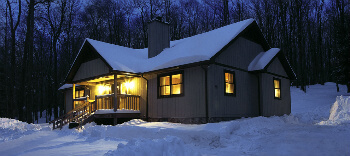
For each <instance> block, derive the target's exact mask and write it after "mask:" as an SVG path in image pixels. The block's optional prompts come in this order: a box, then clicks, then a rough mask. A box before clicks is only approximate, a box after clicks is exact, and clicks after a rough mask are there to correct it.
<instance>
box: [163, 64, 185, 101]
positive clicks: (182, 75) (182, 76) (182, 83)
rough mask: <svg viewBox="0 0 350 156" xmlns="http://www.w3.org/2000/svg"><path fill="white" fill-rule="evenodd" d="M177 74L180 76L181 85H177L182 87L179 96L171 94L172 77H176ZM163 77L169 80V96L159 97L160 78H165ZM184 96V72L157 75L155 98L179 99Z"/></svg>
mask: <svg viewBox="0 0 350 156" xmlns="http://www.w3.org/2000/svg"><path fill="white" fill-rule="evenodd" d="M177 74H181V80H182V82H181V83H178V84H181V85H182V88H181V89H182V90H181V91H182V92H181V94H172V90H173V87H172V85H173V84H172V76H173V75H177ZM165 76H170V80H169V84H170V95H160V87H161V86H160V78H161V77H165ZM184 95H185V80H184V71H183V70H181V71H176V72H171V73H164V74H159V75H157V97H158V99H159V98H170V97H181V96H184Z"/></svg>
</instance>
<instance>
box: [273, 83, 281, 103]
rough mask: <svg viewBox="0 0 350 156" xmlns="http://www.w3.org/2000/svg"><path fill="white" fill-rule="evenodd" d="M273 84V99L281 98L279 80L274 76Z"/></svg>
mask: <svg viewBox="0 0 350 156" xmlns="http://www.w3.org/2000/svg"><path fill="white" fill-rule="evenodd" d="M273 86H274V89H275V99H281V80H280V79H277V78H274V79H273Z"/></svg>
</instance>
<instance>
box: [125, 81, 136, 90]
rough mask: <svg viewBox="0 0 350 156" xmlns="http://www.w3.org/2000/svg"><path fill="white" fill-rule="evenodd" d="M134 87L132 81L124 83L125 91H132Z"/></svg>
mask: <svg viewBox="0 0 350 156" xmlns="http://www.w3.org/2000/svg"><path fill="white" fill-rule="evenodd" d="M134 86H135V84H134V82H132V81H129V82H125V87H126V88H127V89H133V88H134Z"/></svg>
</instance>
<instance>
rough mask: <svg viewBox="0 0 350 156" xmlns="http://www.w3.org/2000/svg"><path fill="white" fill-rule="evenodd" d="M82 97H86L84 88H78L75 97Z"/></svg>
mask: <svg viewBox="0 0 350 156" xmlns="http://www.w3.org/2000/svg"><path fill="white" fill-rule="evenodd" d="M81 97H84V90H76V91H75V98H81Z"/></svg>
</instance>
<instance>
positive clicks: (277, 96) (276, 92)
mask: <svg viewBox="0 0 350 156" xmlns="http://www.w3.org/2000/svg"><path fill="white" fill-rule="evenodd" d="M275 97H276V98H280V97H281V90H280V89H275Z"/></svg>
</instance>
